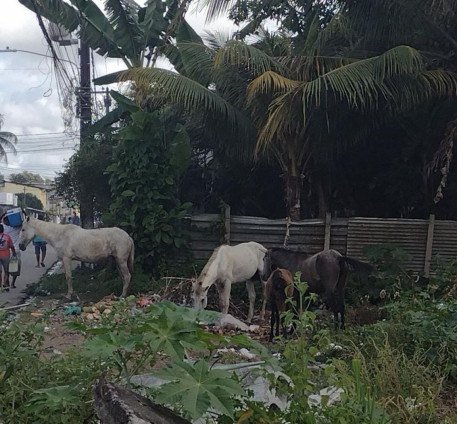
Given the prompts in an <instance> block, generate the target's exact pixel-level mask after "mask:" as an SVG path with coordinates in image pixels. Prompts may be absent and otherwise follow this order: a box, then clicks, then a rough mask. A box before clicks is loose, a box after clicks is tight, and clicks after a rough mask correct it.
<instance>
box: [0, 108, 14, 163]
mask: <svg viewBox="0 0 457 424" xmlns="http://www.w3.org/2000/svg"><path fill="white" fill-rule="evenodd" d="M3 123H4V118H3V115H0V130H1V129H2V126H3ZM16 143H17V136H16V135H15V134H13V133H11V132H7V131H0V160H3V161H5V162H8V156H7V154H6V150H7V149H8V150H11V152H12V153H13V154H14V155H15V154H16V153H17V152H16V147H15V146H14V145H15V144H16Z"/></svg>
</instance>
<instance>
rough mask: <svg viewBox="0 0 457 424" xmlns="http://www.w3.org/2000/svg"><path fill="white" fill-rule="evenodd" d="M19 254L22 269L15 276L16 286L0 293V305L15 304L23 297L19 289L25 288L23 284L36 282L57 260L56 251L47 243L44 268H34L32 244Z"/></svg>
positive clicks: (34, 259)
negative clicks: (19, 273) (18, 274)
mask: <svg viewBox="0 0 457 424" xmlns="http://www.w3.org/2000/svg"><path fill="white" fill-rule="evenodd" d="M21 255H22V256H21V259H22V270H21V275H20V276H19V277H17V280H16V287H17V288H15V289H10V291H9V292H2V293H0V307H5V306H12V305H17V304H18V303H19V302H20V301H21V300H22V298H23V297H24V294H23V293H21V291H22V290H24V289H25V286H26V285H27V284H30V283H36V282H38V281H39V279H40V278H41V276H42V275H43V274H44V273H45V272H46V271H47V270H48V269H49V268H50V267H51V265H53V264H54V263H55V262H56V260H57V255H56V252H55V250H54V249H53V248H52V247H51V246H50V245H49V244H48V245H47V253H46V259H45V261H44V262H45V264H46V267H44V268H42V267H40V268H35V265H36V258H35V251H34V248H33V246H32V244H30V246H28V247H27V250H26V251H25V252H21Z"/></svg>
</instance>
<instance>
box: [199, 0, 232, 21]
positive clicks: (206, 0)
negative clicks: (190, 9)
mask: <svg viewBox="0 0 457 424" xmlns="http://www.w3.org/2000/svg"><path fill="white" fill-rule="evenodd" d="M202 3H203V5H204V6H207V7H208V12H207V15H206V21H207V22H209V21H211V20H213V19H215V18H217V17H218V16H220V15H221V14H222V13H224V12H225V11H227V10H228V9H230V7H231V6H232V5H233V4H235V3H236V0H202Z"/></svg>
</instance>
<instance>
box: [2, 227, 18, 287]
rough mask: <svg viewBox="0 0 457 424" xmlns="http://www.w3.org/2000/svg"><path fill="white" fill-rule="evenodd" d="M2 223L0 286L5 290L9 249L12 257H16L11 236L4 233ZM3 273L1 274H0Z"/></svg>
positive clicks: (7, 277) (7, 282) (7, 279)
mask: <svg viewBox="0 0 457 424" xmlns="http://www.w3.org/2000/svg"><path fill="white" fill-rule="evenodd" d="M4 231H5V229H4V227H3V224H0V281H1V286H2V288H4V289H5V290H6V291H9V285H10V284H9V270H8V267H9V262H10V257H11V255H10V250H11V252H12V254H13V257H14V258H15V257H16V249H15V248H14V243H13V240H12V239H11V237H10V236H9V235H8V234H6V233H5V232H4ZM2 274H3V275H2Z"/></svg>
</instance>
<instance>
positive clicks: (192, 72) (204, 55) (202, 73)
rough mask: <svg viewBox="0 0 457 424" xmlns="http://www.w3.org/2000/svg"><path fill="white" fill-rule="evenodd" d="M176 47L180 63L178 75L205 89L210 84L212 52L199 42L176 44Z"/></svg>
mask: <svg viewBox="0 0 457 424" xmlns="http://www.w3.org/2000/svg"><path fill="white" fill-rule="evenodd" d="M176 47H177V51H178V52H179V54H180V58H181V62H182V69H181V71H182V72H180V73H182V74H183V75H185V76H187V77H189V78H192V79H194V80H195V81H198V82H199V83H200V84H202V85H204V86H206V87H207V86H208V85H209V84H210V83H211V82H212V81H211V75H212V72H213V57H214V52H213V51H212V50H211V49H210V48H209V47H207V46H205V45H204V44H203V43H199V42H196V43H195V42H178V43H177V46H176Z"/></svg>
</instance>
